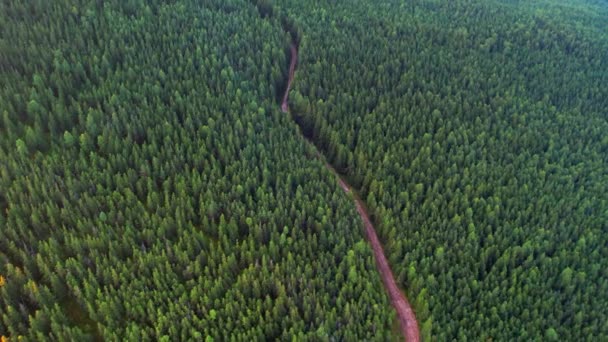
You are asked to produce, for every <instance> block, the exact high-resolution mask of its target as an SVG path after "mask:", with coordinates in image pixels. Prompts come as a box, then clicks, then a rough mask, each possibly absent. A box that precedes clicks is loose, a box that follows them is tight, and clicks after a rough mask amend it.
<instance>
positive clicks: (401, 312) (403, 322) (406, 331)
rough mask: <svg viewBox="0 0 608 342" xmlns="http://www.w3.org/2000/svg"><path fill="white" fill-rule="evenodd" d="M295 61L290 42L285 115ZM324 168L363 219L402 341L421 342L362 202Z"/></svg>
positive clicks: (343, 182) (327, 165)
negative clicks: (393, 309)
mask: <svg viewBox="0 0 608 342" xmlns="http://www.w3.org/2000/svg"><path fill="white" fill-rule="evenodd" d="M297 61H298V48H297V46H296V45H295V44H294V43H292V44H291V62H290V64H289V79H288V81H287V88H285V95H284V96H283V101H282V103H281V109H282V110H283V112H284V113H288V112H289V104H288V100H289V90H290V89H291V83H292V82H293V79H294V76H295V70H296V63H297ZM313 146H314V144H313ZM317 155H318V156H319V158H321V159H323V158H322V155H321V152H320V151H318V150H317ZM325 167H326V168H327V169H328V170H330V171H331V172H332V173H333V174H334V175H335V176H336V178H337V179H338V183H339V184H340V187H341V188H342V190H344V192H346V193H347V194H352V195H353V199H354V201H355V206H356V208H357V212H358V213H359V216H361V219H362V220H363V224H364V226H365V233H366V235H367V239H368V240H369V243H370V244H371V246H372V250H373V251H374V258H375V259H376V266H377V267H378V272H379V273H380V277H381V278H382V282H383V283H384V287H385V288H386V291H387V292H388V294H389V297H390V301H391V304H392V305H393V307H394V308H395V311H396V312H397V317H398V319H399V325H400V327H401V332H402V334H403V336H405V339H406V341H408V342H418V341H420V332H419V330H418V322H417V321H416V315H415V314H414V310H413V309H412V307H411V305H410V303H409V302H408V300H407V298H406V297H405V295H404V294H403V292H402V291H401V290H400V289H399V286H397V282H396V281H395V276H394V275H393V271H391V268H390V266H389V264H388V261H387V259H386V256H385V255H384V249H383V248H382V244H381V243H380V240H379V239H378V235H377V234H376V229H375V228H374V225H373V224H372V222H371V220H370V218H369V214H368V213H367V210H366V209H365V205H364V204H363V201H362V200H361V199H360V198H359V197H358V196H357V194H356V193H355V192H353V190H352V187H351V186H350V185H349V184H348V183H347V182H346V181H345V180H344V179H343V178H342V177H341V176H340V174H338V172H337V171H336V170H335V169H334V168H333V167H332V166H331V165H329V164H328V163H327V162H325Z"/></svg>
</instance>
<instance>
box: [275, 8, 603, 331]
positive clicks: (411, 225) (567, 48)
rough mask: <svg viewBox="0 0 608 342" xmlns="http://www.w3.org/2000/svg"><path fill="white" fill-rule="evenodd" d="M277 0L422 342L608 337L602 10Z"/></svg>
mask: <svg viewBox="0 0 608 342" xmlns="http://www.w3.org/2000/svg"><path fill="white" fill-rule="evenodd" d="M277 2H278V3H280V4H281V5H280V6H281V8H282V10H283V11H284V12H285V13H286V15H288V16H290V17H292V18H294V20H295V22H296V24H297V25H298V26H299V28H300V30H301V31H302V32H304V34H303V37H302V40H301V43H300V60H299V67H298V72H297V76H296V82H295V87H294V90H293V91H292V94H291V99H292V108H294V112H295V117H296V119H297V120H298V121H299V122H300V124H301V125H302V127H303V130H304V132H305V134H308V135H309V136H311V137H312V139H313V140H314V141H315V142H316V145H317V146H319V147H320V148H321V149H322V150H323V151H325V153H326V154H327V155H328V156H329V158H330V159H331V160H332V162H333V164H334V165H335V166H337V167H338V169H339V170H340V171H342V172H343V173H344V174H345V175H347V176H348V178H350V180H351V181H352V182H353V183H354V184H356V185H358V186H359V187H360V188H361V191H362V194H363V195H364V196H365V197H366V198H367V204H368V205H369V206H370V208H371V209H372V211H373V212H374V213H375V214H376V221H377V223H378V224H379V226H380V235H382V237H383V239H384V241H385V243H386V250H387V251H388V252H389V254H390V259H391V263H392V265H393V267H394V268H395V270H396V271H397V272H398V273H399V274H400V279H401V283H402V285H403V288H404V289H405V290H406V292H407V293H408V295H409V297H410V298H412V299H413V300H412V302H413V304H414V306H416V309H417V314H418V318H419V319H420V320H421V322H422V323H421V324H422V330H423V334H425V335H426V336H427V337H428V336H429V334H430V335H433V336H435V338H437V339H438V340H440V341H443V340H451V339H463V340H486V339H498V340H515V339H522V340H542V339H551V338H553V337H556V338H558V339H560V340H584V339H590V340H596V339H606V338H608V325H607V324H606V322H607V321H608V320H607V317H608V310H607V308H608V297H607V293H608V281H606V279H608V273H607V268H606V267H604V266H603V265H606V264H607V263H608V248H607V246H608V239H607V235H606V229H607V228H608V226H607V223H608V197H607V196H606V194H607V193H608V139H607V138H606V132H608V122H607V121H606V108H608V87H606V84H608V36H607V35H606V32H605V27H606V24H608V20H607V19H608V15H607V14H608V10H607V8H606V6H605V2H603V3H602V2H598V4H593V3H585V4H583V3H581V2H577V1H570V2H567V3H560V4H556V3H553V2H546V1H543V2H526V3H523V2H500V3H498V2H488V1H448V2H439V1H409V2H398V1H380V2H377V1H374V2H371V1H363V0H358V1H346V2H332V1H329V2H328V1H307V2H303V1H295V0H294V1H291V0H285V1H277Z"/></svg>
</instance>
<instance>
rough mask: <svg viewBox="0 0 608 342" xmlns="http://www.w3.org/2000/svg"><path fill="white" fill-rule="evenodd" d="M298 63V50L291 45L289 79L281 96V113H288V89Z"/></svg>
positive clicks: (294, 45)
mask: <svg viewBox="0 0 608 342" xmlns="http://www.w3.org/2000/svg"><path fill="white" fill-rule="evenodd" d="M297 62H298V48H297V47H296V44H293V43H292V44H291V62H289V78H288V80H287V88H285V95H283V102H281V110H282V111H283V113H287V112H289V103H288V100H289V89H291V82H292V81H293V77H294V75H295V73H296V63H297Z"/></svg>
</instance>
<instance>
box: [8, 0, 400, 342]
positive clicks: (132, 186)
mask: <svg viewBox="0 0 608 342" xmlns="http://www.w3.org/2000/svg"><path fill="white" fill-rule="evenodd" d="M0 22H2V23H3V24H2V25H0V30H1V33H0V37H1V38H2V39H1V40H0V63H1V64H0V72H1V79H2V86H1V88H0V112H1V113H2V120H1V121H0V125H1V126H0V160H2V163H0V174H1V177H0V207H1V214H0V276H1V277H2V278H0V279H1V280H2V282H1V284H0V335H2V336H7V337H9V338H14V339H15V340H17V337H18V336H24V337H26V338H27V339H29V340H42V339H45V337H47V336H48V337H50V338H52V339H55V340H77V341H83V340H86V339H98V340H99V339H103V340H111V341H112V340H116V341H122V340H130V341H144V340H148V339H152V340H202V339H204V338H207V340H210V339H213V338H217V339H219V340H224V339H228V338H231V339H235V340H244V341H253V340H273V339H278V338H281V339H288V337H292V336H293V337H297V338H298V339H304V338H306V339H315V338H316V339H325V338H326V336H334V337H337V338H339V339H345V340H355V339H358V340H374V339H376V340H385V339H387V338H389V337H390V335H391V334H392V330H391V326H392V324H393V316H394V314H393V313H392V311H391V309H390V306H389V305H388V302H387V297H386V295H385V294H384V292H383V289H382V286H381V282H380V279H379V277H378V275H377V273H376V271H375V268H374V264H373V258H372V255H371V250H370V248H369V247H368V245H367V244H366V243H365V241H364V240H363V231H362V229H360V226H361V223H360V220H359V218H358V216H357V214H356V211H355V209H354V208H353V207H352V204H351V203H350V201H349V199H348V198H346V197H345V196H344V195H343V194H342V192H341V191H340V190H339V188H338V187H337V184H336V182H335V180H334V178H333V176H332V175H331V174H329V173H328V172H326V171H325V170H324V168H323V166H322V164H321V163H320V162H318V161H317V160H316V159H315V158H313V150H312V149H311V147H310V146H308V145H306V144H305V143H304V142H303V141H302V140H301V139H300V138H299V137H298V135H297V134H296V132H297V128H296V125H295V124H294V123H293V121H292V120H291V119H290V118H289V117H286V116H285V115H283V114H282V113H280V112H279V108H278V106H277V105H276V103H275V98H276V97H277V95H278V94H277V92H279V91H280V90H281V89H280V88H281V86H282V84H283V83H284V76H285V73H286V65H287V63H288V61H287V55H286V53H285V52H286V49H287V48H288V44H289V42H290V37H289V35H288V34H286V33H285V32H284V31H283V30H282V24H281V23H280V20H279V19H278V18H274V17H266V18H262V17H261V16H260V14H259V13H258V11H257V10H256V7H255V6H254V4H252V3H250V2H246V1H239V0H235V1H224V0H222V1H219V0H218V1H215V0H213V1H203V2H201V1H193V0H192V1H190V0H181V1H171V2H165V1H148V2H145V3H144V2H143V1H118V0H117V1H103V2H102V1H85V0H81V1H76V2H74V1H28V2H21V1H8V2H6V1H5V2H2V4H0Z"/></svg>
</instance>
